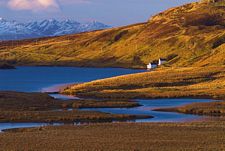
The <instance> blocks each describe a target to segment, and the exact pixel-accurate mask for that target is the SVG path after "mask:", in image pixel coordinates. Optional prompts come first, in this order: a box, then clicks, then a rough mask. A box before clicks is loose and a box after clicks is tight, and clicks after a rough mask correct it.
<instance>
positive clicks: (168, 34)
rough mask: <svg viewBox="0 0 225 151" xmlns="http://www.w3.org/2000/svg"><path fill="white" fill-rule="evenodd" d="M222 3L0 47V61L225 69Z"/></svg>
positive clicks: (224, 11) (224, 7) (191, 6)
mask: <svg viewBox="0 0 225 151" xmlns="http://www.w3.org/2000/svg"><path fill="white" fill-rule="evenodd" d="M224 50H225V4H224V0H222V1H221V0H220V1H219V2H206V1H203V2H196V3H191V4H186V5H184V6H180V7H176V8H171V9H169V10H166V11H164V12H162V13H159V14H157V15H155V16H153V17H151V18H150V19H149V20H148V21H147V22H145V23H140V24H134V25H130V26H125V27H119V28H112V29H105V30H99V31H93V32H85V33H80V34H74V35H66V36H58V37H51V38H39V39H29V40H21V41H3V42H1V43H0V61H2V62H8V63H12V64H15V65H58V66H93V67H126V68H143V67H145V65H146V64H147V63H149V62H151V61H155V60H157V59H159V58H165V59H167V63H166V64H165V66H173V67H186V66H213V65H217V66H218V65H223V64H225V51H224Z"/></svg>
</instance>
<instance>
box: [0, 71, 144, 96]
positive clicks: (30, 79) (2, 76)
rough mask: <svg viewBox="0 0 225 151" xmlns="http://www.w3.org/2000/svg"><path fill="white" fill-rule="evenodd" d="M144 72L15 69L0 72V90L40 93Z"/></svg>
mask: <svg viewBox="0 0 225 151" xmlns="http://www.w3.org/2000/svg"><path fill="white" fill-rule="evenodd" d="M144 71H145V70H132V69H121V68H76V67H17V69H16V70H0V90H1V91H2V90H10V91H12V90H13V91H20V92H40V91H41V90H42V89H43V88H46V87H50V86H52V85H58V84H65V83H79V82H88V81H92V80H96V79H102V78H109V77H113V76H119V75H124V74H131V73H138V72H144Z"/></svg>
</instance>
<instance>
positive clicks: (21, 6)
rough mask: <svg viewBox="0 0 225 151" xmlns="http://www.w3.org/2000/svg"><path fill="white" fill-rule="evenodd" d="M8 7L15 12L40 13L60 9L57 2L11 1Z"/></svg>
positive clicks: (52, 0) (35, 0)
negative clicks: (45, 10)
mask: <svg viewBox="0 0 225 151" xmlns="http://www.w3.org/2000/svg"><path fill="white" fill-rule="evenodd" d="M8 7H9V8H11V9H13V10H32V11H39V10H44V9H59V4H58V2H57V1H56V0H9V2H8Z"/></svg>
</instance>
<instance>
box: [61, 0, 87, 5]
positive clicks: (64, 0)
mask: <svg viewBox="0 0 225 151" xmlns="http://www.w3.org/2000/svg"><path fill="white" fill-rule="evenodd" d="M59 2H60V3H61V4H90V3H91V1H90V0H59Z"/></svg>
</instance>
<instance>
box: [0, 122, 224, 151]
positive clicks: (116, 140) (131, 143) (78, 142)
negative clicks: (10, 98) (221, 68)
mask: <svg viewBox="0 0 225 151" xmlns="http://www.w3.org/2000/svg"><path fill="white" fill-rule="evenodd" d="M224 125H225V123H224V122H211V123H210V122H207V123H205V122H201V123H167V124H166V123H164V124H163V123H162V124H160V123H156V124H154V123H142V124H141V123H139V124H138V123H114V124H96V125H83V126H63V127H43V128H33V129H25V130H18V131H17V132H15V133H14V132H6V133H2V134H0V146H1V149H3V148H4V150H68V151H70V150H71V151H72V150H88V151H89V150H108V151H115V150H126V151H128V150H130V151H134V150H138V151H144V150H146V151H147V150H164V151H173V150H204V151H208V150H209V151H210V150H225V146H224V142H225V135H224V131H225V126H224ZM43 146H44V147H45V148H43ZM1 149H0V150H1Z"/></svg>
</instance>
